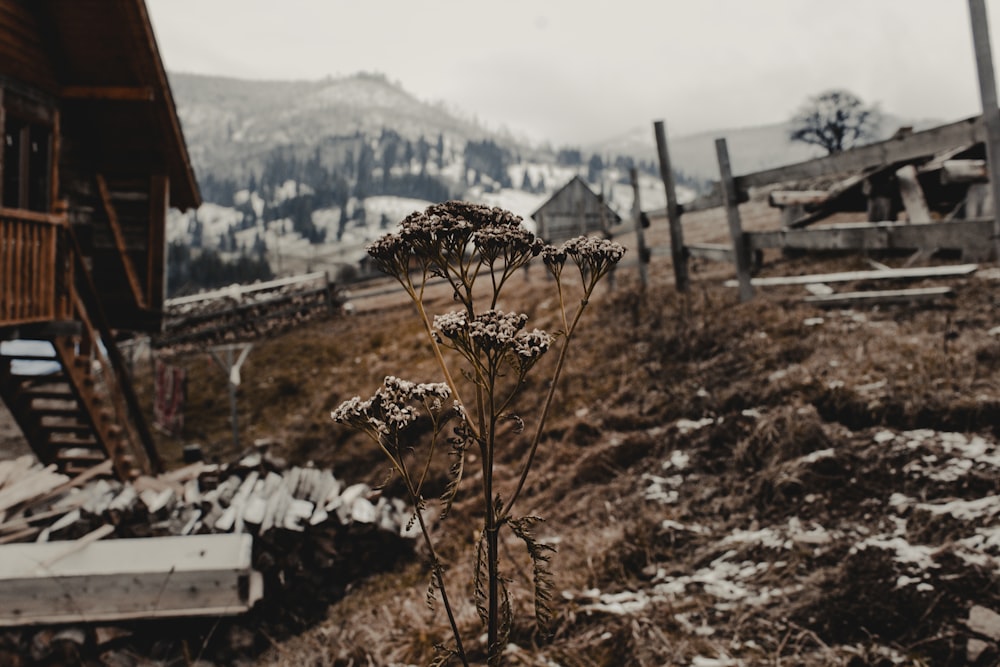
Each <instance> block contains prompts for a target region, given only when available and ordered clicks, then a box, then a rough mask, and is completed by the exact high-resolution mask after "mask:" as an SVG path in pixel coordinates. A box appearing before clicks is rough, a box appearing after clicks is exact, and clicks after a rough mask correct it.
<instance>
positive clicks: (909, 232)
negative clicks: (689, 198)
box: [747, 220, 993, 255]
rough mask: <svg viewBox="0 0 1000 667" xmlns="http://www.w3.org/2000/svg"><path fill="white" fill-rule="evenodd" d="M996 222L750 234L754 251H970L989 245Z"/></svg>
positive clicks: (853, 225)
mask: <svg viewBox="0 0 1000 667" xmlns="http://www.w3.org/2000/svg"><path fill="white" fill-rule="evenodd" d="M992 233H993V221H992V220H953V221H950V222H943V221H936V222H927V223H913V224H908V223H901V222H876V223H848V224H841V225H830V226H826V227H814V228H811V229H780V230H772V231H766V232H748V233H747V238H748V245H749V246H750V248H751V249H753V250H763V249H767V248H789V249H797V250H889V249H905V250H917V249H920V248H939V249H943V248H947V249H956V250H963V251H968V252H970V253H972V254H973V255H974V252H973V251H974V250H975V249H976V248H981V247H982V246H984V245H986V246H988V245H989V241H990V237H991V234H992Z"/></svg>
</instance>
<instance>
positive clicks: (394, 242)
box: [365, 234, 412, 278]
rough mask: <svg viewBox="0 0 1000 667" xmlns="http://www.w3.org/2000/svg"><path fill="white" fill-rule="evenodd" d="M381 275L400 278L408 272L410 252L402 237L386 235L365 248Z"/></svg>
mask: <svg viewBox="0 0 1000 667" xmlns="http://www.w3.org/2000/svg"><path fill="white" fill-rule="evenodd" d="M365 251H366V252H367V253H368V256H369V257H371V258H372V261H373V262H374V263H375V266H376V267H377V268H378V270H379V271H381V272H382V273H387V274H389V275H390V276H395V277H396V278H402V277H403V276H405V275H406V274H407V273H408V272H409V268H410V257H411V255H412V250H411V248H410V245H409V244H408V243H406V242H405V241H404V240H403V239H402V237H400V236H397V235H396V234H386V235H385V236H383V237H381V238H379V239H378V240H376V241H374V242H373V243H371V245H369V246H368V247H367V248H365Z"/></svg>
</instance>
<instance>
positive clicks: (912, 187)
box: [896, 164, 931, 222]
mask: <svg viewBox="0 0 1000 667" xmlns="http://www.w3.org/2000/svg"><path fill="white" fill-rule="evenodd" d="M896 181H897V182H898V183H899V195H900V197H902V199H903V208H905V209H906V217H907V218H908V219H909V221H910V222H930V221H931V210H930V209H929V208H928V207H927V198H926V197H924V191H923V188H921V187H920V181H918V180H917V168H916V167H914V166H913V165H912V164H908V165H906V166H905V167H900V168H899V169H897V170H896Z"/></svg>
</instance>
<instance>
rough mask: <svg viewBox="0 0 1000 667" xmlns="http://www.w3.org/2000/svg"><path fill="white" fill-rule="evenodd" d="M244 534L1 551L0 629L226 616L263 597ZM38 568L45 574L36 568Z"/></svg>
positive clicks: (44, 545) (8, 547)
mask: <svg viewBox="0 0 1000 667" xmlns="http://www.w3.org/2000/svg"><path fill="white" fill-rule="evenodd" d="M252 546H253V540H252V537H251V536H250V535H247V534H242V535H232V534H222V535H195V536H179V537H157V538H146V539H122V540H105V541H97V542H92V543H90V544H87V545H84V546H83V548H81V549H79V550H77V551H75V552H74V553H72V554H67V555H64V556H63V557H62V558H59V559H57V560H52V558H53V556H56V555H59V554H61V553H63V551H64V550H65V548H66V547H65V543H63V544H60V543H59V542H49V543H42V544H8V545H4V546H2V547H0V626H8V627H9V626H19V625H37V624H42V623H46V624H47V623H79V622H92V621H111V620H125V619H141V618H165V617H176V616H216V615H232V614H239V613H242V612H245V611H247V610H248V609H249V608H250V607H251V606H252V605H253V604H254V603H255V602H256V601H257V600H258V599H260V597H261V595H262V592H263V590H262V582H261V578H260V575H259V573H257V572H255V571H254V570H253V569H252V566H251V550H252ZM38 563H45V564H46V567H44V568H39V567H38Z"/></svg>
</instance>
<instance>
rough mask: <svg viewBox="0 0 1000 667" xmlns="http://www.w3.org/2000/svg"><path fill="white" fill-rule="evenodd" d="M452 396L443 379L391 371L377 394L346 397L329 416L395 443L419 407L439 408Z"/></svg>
mask: <svg viewBox="0 0 1000 667" xmlns="http://www.w3.org/2000/svg"><path fill="white" fill-rule="evenodd" d="M449 396H451V390H450V389H449V388H448V385H446V384H444V383H419V384H418V383H416V382H410V381H408V380H401V379H400V378H397V377H395V376H392V375H389V376H387V377H386V378H385V381H384V382H383V384H382V387H380V388H379V389H378V390H377V391H376V392H375V395H374V396H372V397H371V398H369V399H367V400H361V397H360V396H355V397H353V398H351V399H349V400H347V401H344V402H343V403H341V404H340V405H339V406H338V407H337V409H336V410H334V411H332V412H331V413H330V418H331V419H333V420H334V421H335V422H337V423H340V424H346V425H347V426H351V427H353V428H356V429H358V430H361V431H364V432H366V433H368V434H369V435H371V436H372V437H374V438H377V439H380V440H382V441H384V442H385V444H394V440H395V437H396V436H398V435H399V434H400V433H402V432H403V431H404V430H406V428H407V427H409V426H410V425H411V424H413V423H414V422H415V421H417V419H418V418H419V417H420V409H419V408H423V409H424V410H427V411H437V412H440V411H441V409H442V405H443V403H442V401H443V400H444V399H446V398H448V397H449Z"/></svg>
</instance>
